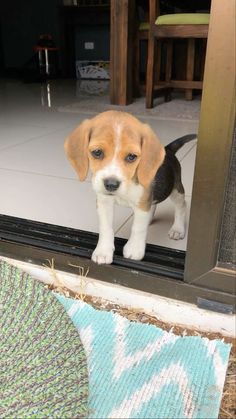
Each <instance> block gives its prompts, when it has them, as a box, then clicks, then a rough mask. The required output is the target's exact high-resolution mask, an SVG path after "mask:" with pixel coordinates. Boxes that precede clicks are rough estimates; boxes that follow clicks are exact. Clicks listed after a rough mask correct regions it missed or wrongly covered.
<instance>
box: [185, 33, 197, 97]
mask: <svg viewBox="0 0 236 419" xmlns="http://www.w3.org/2000/svg"><path fill="white" fill-rule="evenodd" d="M194 58H195V40H194V39H193V38H190V39H188V49H187V69H186V80H188V81H193V78H194ZM192 98H193V90H192V89H186V91H185V99H186V100H192Z"/></svg>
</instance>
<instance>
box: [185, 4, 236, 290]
mask: <svg viewBox="0 0 236 419" xmlns="http://www.w3.org/2000/svg"><path fill="white" fill-rule="evenodd" d="M234 30H235V0H228V1H227V2H225V3H224V7H222V2H221V0H213V1H212V8H211V15H210V25H209V35H208V45H207V55H206V63H205V74H204V89H203V96H202V104H201V115H200V124H199V136H198V145H197V156H196V163H195V175H194V182H193V193H192V205H191V215H190V223H189V233H188V243H187V249H188V251H187V255H186V263H185V276H184V279H185V281H186V282H188V283H191V284H195V285H199V286H203V287H207V288H210V289H215V290H219V289H222V284H224V290H225V291H226V292H229V293H234V292H235V272H231V271H229V270H224V269H222V268H220V267H219V266H218V253H219V244H220V234H221V224H222V218H223V209H224V200H225V199H224V198H225V190H226V182H227V176H228V169H229V163H230V155H231V148H232V141H233V129H234V122H235V35H234Z"/></svg>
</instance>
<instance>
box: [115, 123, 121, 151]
mask: <svg viewBox="0 0 236 419" xmlns="http://www.w3.org/2000/svg"><path fill="white" fill-rule="evenodd" d="M122 128H123V125H122V124H121V122H116V123H115V125H114V134H115V135H114V139H115V155H114V157H116V155H117V153H118V151H119V150H120V142H121V141H120V139H121V133H122Z"/></svg>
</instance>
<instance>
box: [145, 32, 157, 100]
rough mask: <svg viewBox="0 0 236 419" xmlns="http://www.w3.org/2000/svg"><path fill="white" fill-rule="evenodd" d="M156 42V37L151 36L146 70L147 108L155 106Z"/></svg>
mask: <svg viewBox="0 0 236 419" xmlns="http://www.w3.org/2000/svg"><path fill="white" fill-rule="evenodd" d="M155 44H156V42H155V38H154V37H149V40H148V59H147V72H146V108H153V97H154V56H155Z"/></svg>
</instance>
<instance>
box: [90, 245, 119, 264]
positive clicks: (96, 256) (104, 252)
mask: <svg viewBox="0 0 236 419" xmlns="http://www.w3.org/2000/svg"><path fill="white" fill-rule="evenodd" d="M113 253H114V250H113V249H112V248H111V247H110V248H107V247H104V246H99V245H98V246H97V247H96V249H95V250H94V252H93V254H92V260H93V262H95V263H98V265H102V264H104V263H105V264H107V265H109V264H110V263H112V261H113Z"/></svg>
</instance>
